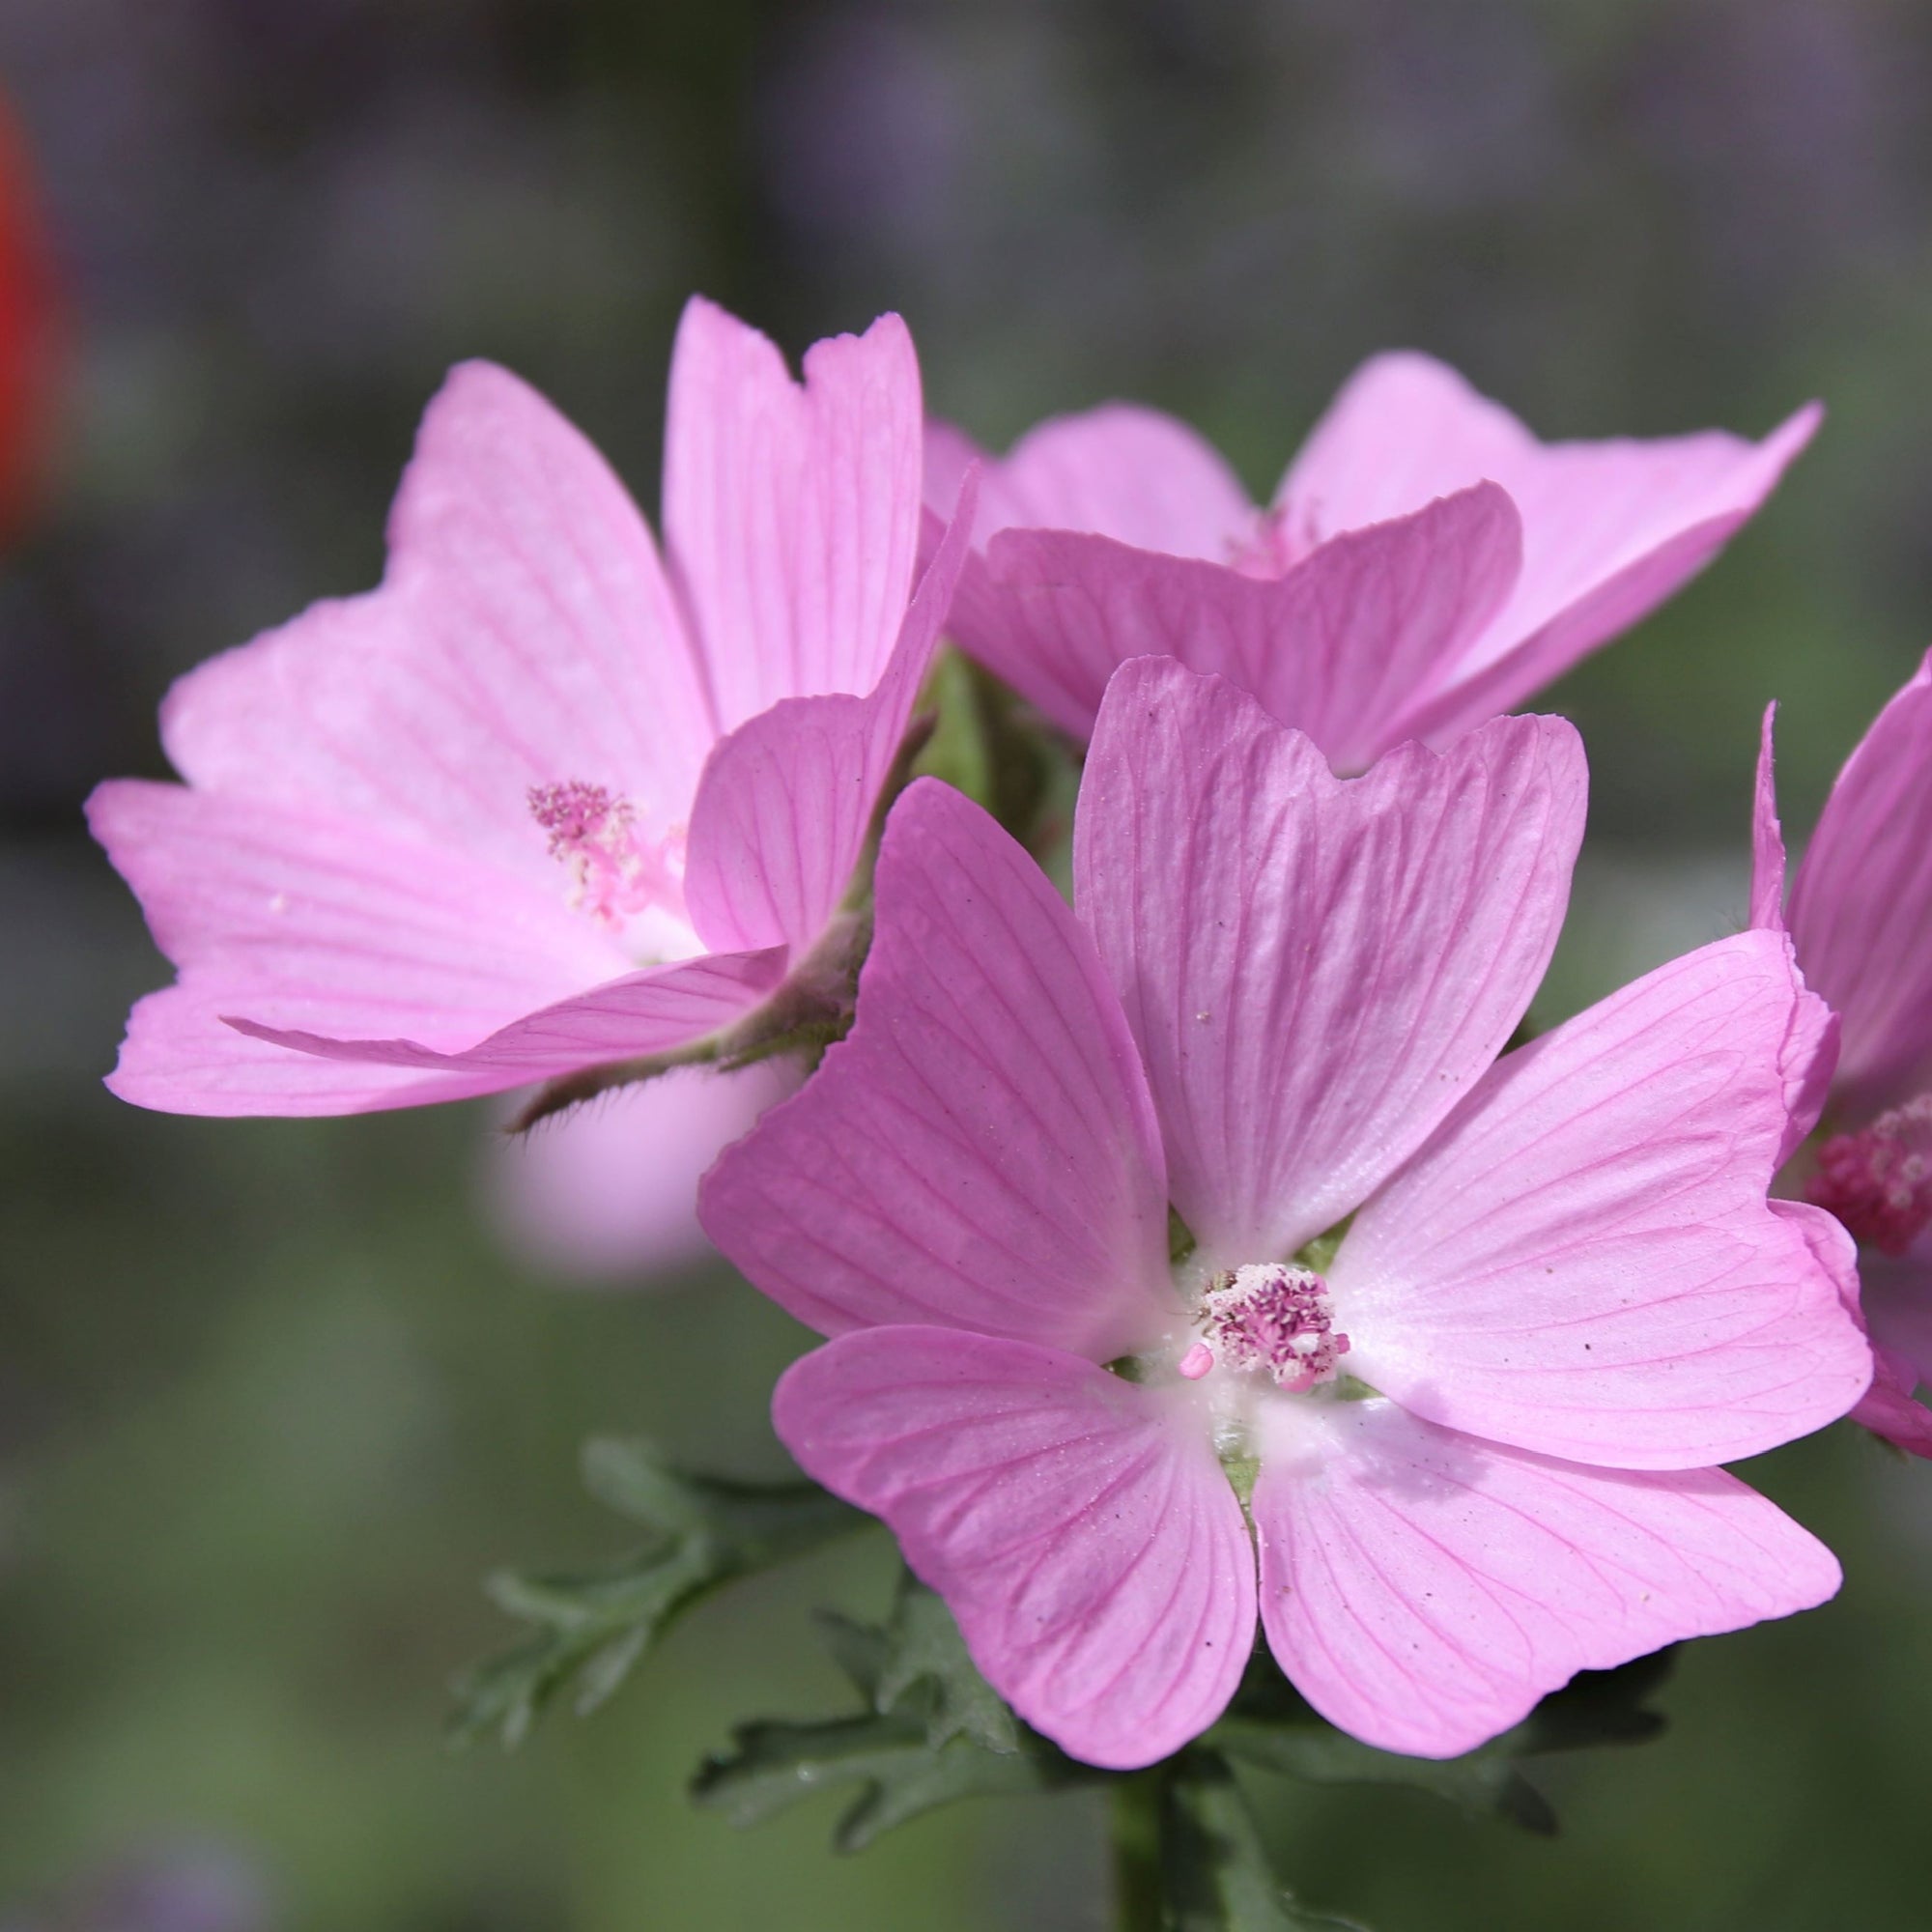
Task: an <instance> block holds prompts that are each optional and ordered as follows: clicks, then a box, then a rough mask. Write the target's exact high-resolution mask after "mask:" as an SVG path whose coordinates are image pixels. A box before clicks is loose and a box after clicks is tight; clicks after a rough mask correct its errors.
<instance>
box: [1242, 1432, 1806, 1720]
mask: <svg viewBox="0 0 1932 1932" xmlns="http://www.w3.org/2000/svg"><path fill="white" fill-rule="evenodd" d="M1254 1518H1255V1527H1256V1531H1257V1534H1258V1536H1259V1539H1260V1542H1261V1560H1262V1597H1261V1603H1262V1622H1263V1627H1264V1629H1265V1631H1266V1633H1267V1639H1268V1644H1269V1647H1270V1648H1271V1649H1272V1650H1273V1651H1274V1654H1275V1657H1276V1658H1277V1659H1278V1660H1279V1662H1280V1663H1281V1666H1282V1668H1283V1669H1284V1670H1285V1671H1286V1672H1287V1673H1288V1675H1289V1676H1290V1677H1291V1678H1292V1679H1293V1682H1294V1685H1295V1688H1296V1689H1297V1690H1300V1691H1301V1693H1302V1695H1303V1696H1305V1697H1306V1698H1307V1699H1308V1701H1309V1702H1310V1703H1311V1704H1313V1705H1314V1706H1315V1708H1316V1709H1317V1710H1318V1711H1320V1712H1321V1715H1322V1716H1323V1717H1324V1718H1326V1719H1328V1720H1329V1721H1330V1722H1331V1723H1334V1724H1338V1725H1340V1726H1341V1727H1342V1729H1344V1730H1346V1731H1350V1732H1352V1733H1353V1734H1354V1735H1355V1736H1356V1737H1358V1738H1361V1739H1363V1740H1364V1741H1366V1742H1367V1743H1369V1744H1372V1745H1377V1746H1378V1747H1381V1748H1382V1749H1384V1750H1396V1751H1408V1752H1411V1753H1413V1754H1414V1755H1416V1756H1418V1757H1454V1756H1455V1755H1457V1754H1458V1753H1459V1752H1461V1751H1465V1750H1469V1749H1471V1748H1472V1747H1475V1746H1477V1745H1479V1744H1482V1743H1483V1742H1484V1741H1485V1740H1486V1739H1489V1738H1492V1737H1493V1736H1495V1735H1496V1733H1498V1732H1499V1731H1503V1730H1506V1729H1507V1728H1508V1727H1509V1726H1510V1725H1511V1724H1513V1723H1515V1722H1516V1721H1517V1720H1518V1719H1520V1718H1522V1717H1523V1716H1525V1715H1526V1714H1527V1712H1528V1711H1529V1709H1530V1707H1531V1705H1533V1704H1534V1703H1535V1702H1536V1700H1537V1699H1538V1698H1539V1697H1541V1696H1543V1695H1544V1694H1545V1693H1546V1692H1548V1691H1550V1690H1556V1689H1557V1688H1558V1687H1559V1686H1561V1685H1563V1684H1565V1683H1567V1682H1568V1681H1569V1680H1570V1678H1571V1677H1572V1676H1573V1675H1575V1673H1576V1672H1577V1671H1578V1670H1603V1669H1607V1668H1609V1667H1610V1666H1611V1665H1614V1664H1618V1663H1623V1662H1628V1661H1629V1660H1630V1659H1631V1658H1634V1657H1641V1656H1643V1655H1644V1654H1645V1653H1646V1652H1649V1651H1653V1650H1656V1649H1658V1648H1660V1647H1661V1646H1662V1645H1663V1644H1666V1643H1672V1642H1675V1641H1677V1640H1678V1639H1679V1638H1683V1637H1692V1636H1709V1635H1715V1634H1718V1633H1719V1632H1723V1631H1733V1630H1740V1629H1742V1628H1743V1627H1744V1626H1746V1625H1747V1624H1753V1623H1756V1622H1758V1621H1759V1620H1760V1619H1762V1618H1765V1617H1777V1616H1787V1615H1789V1614H1790V1613H1791V1612H1792V1611H1794V1610H1803V1609H1809V1608H1810V1607H1811V1606H1812V1605H1816V1604H1820V1603H1823V1602H1824V1601H1825V1600H1826V1599H1827V1598H1829V1597H1830V1596H1832V1595H1833V1592H1834V1591H1835V1590H1836V1589H1837V1587H1838V1582H1839V1573H1838V1566H1837V1564H1836V1562H1835V1561H1834V1560H1833V1556H1832V1553H1831V1551H1830V1550H1828V1549H1827V1548H1825V1547H1824V1546H1823V1545H1822V1544H1821V1543H1819V1542H1818V1541H1817V1540H1816V1539H1815V1538H1814V1537H1812V1536H1810V1535H1809V1534H1808V1533H1807V1532H1806V1531H1804V1530H1803V1529H1801V1528H1800V1527H1799V1526H1798V1525H1797V1524H1796V1523H1795V1522H1793V1521H1792V1520H1790V1519H1789V1518H1788V1517H1786V1516H1785V1515H1784V1514H1783V1513H1782V1512H1781V1511H1780V1510H1778V1509H1776V1507H1775V1506H1774V1505H1773V1504H1771V1503H1769V1502H1767V1501H1766V1500H1765V1498H1764V1497H1762V1496H1760V1495H1758V1494H1757V1493H1756V1492H1754V1491H1751V1490H1748V1489H1747V1488H1746V1487H1745V1486H1744V1484H1742V1483H1740V1482H1739V1481H1737V1479H1736V1478H1735V1477H1732V1476H1729V1475H1726V1474H1725V1473H1724V1472H1723V1471H1722V1470H1721V1469H1690V1470H1683V1471H1678V1472H1673V1473H1669V1474H1663V1475H1635V1474H1628V1473H1624V1472H1621V1471H1616V1470H1608V1469H1591V1468H1581V1467H1578V1466H1577V1465H1576V1464H1574V1463H1558V1462H1553V1461H1548V1460H1546V1459H1545V1458H1543V1457H1540V1456H1531V1455H1524V1454H1522V1453H1520V1452H1518V1451H1513V1450H1508V1449H1498V1448H1495V1447H1492V1445H1491V1444H1489V1443H1486V1442H1478V1441H1474V1440H1472V1439H1471V1438H1470V1437H1468V1436H1465V1435H1454V1434H1452V1433H1450V1432H1449V1431H1447V1430H1440V1429H1433V1428H1431V1427H1430V1426H1429V1425H1428V1424H1427V1423H1424V1422H1419V1421H1417V1420H1416V1419H1415V1418H1414V1417H1412V1416H1409V1415H1406V1414H1405V1413H1404V1412H1403V1411H1402V1410H1401V1409H1400V1408H1398V1407H1397V1406H1395V1405H1394V1404H1392V1403H1385V1402H1373V1401H1370V1402H1359V1403H1338V1404H1335V1405H1334V1406H1330V1407H1328V1408H1326V1409H1325V1410H1323V1411H1321V1415H1320V1420H1319V1421H1310V1422H1308V1423H1306V1424H1305V1425H1304V1439H1303V1440H1302V1441H1301V1443H1299V1444H1298V1445H1296V1446H1295V1447H1294V1448H1293V1449H1291V1450H1289V1451H1287V1452H1285V1453H1282V1454H1278V1455H1273V1454H1271V1455H1269V1456H1266V1457H1264V1462H1263V1464H1262V1471H1261V1475H1260V1477H1259V1479H1258V1480H1257V1482H1256V1484H1255V1492H1254Z"/></svg>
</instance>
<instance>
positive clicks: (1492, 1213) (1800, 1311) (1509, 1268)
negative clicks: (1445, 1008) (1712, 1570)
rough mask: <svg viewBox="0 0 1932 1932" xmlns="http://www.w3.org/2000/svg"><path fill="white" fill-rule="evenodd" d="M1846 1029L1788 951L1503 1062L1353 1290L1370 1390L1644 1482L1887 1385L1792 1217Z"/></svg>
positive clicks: (1416, 1184) (1642, 991)
mask: <svg viewBox="0 0 1932 1932" xmlns="http://www.w3.org/2000/svg"><path fill="white" fill-rule="evenodd" d="M1826 1024H1827V1016H1826V1015H1825V1012H1824V1009H1823V1007H1822V1004H1821V1003H1820V1002H1819V1001H1818V1000H1817V999H1816V998H1815V996H1813V995H1811V994H1808V993H1806V992H1805V991H1804V987H1803V984H1802V982H1801V981H1800V980H1799V979H1798V977H1797V975H1796V973H1795V972H1794V970H1793V968H1792V965H1791V961H1790V949H1789V946H1788V944H1787V942H1786V941H1785V940H1784V939H1783V938H1782V937H1781V936H1780V935H1778V934H1775V933H1767V932H1747V933H1740V934H1739V935H1737V936H1736V937H1735V938H1732V939H1726V940H1720V941H1719V943H1718V944H1716V945H1715V946H1707V947H1705V948H1704V949H1703V950H1702V951H1700V952H1693V953H1690V954H1689V955H1688V956H1686V957H1685V958H1682V959H1678V960H1674V961H1672V962H1671V963H1670V964H1669V965H1667V966H1663V967H1660V968H1659V969H1658V970H1657V971H1656V972H1655V973H1651V974H1649V975H1647V976H1646V977H1645V978H1643V979H1641V980H1637V981H1636V982H1635V983H1634V985H1631V986H1628V987H1626V988H1625V989H1624V990H1623V991H1622V992H1620V993H1617V994H1614V995H1613V996H1612V997H1611V998H1609V999H1607V1000H1605V1001H1603V1002H1601V1003H1600V1004H1599V1005H1597V1006H1595V1007H1593V1008H1591V1009H1589V1010H1588V1011H1587V1012H1584V1013H1581V1014H1579V1015H1578V1016H1577V1018H1576V1019H1574V1020H1572V1021H1570V1022H1569V1023H1568V1025H1566V1026H1563V1027H1560V1028H1558V1029H1557V1030H1556V1031H1555V1032H1554V1033H1551V1034H1547V1035H1545V1036H1544V1037H1543V1038H1541V1039H1539V1040H1537V1041H1536V1042H1535V1043H1534V1044H1532V1045H1530V1046H1527V1047H1524V1048H1522V1049H1521V1050H1520V1051H1519V1052H1517V1053H1513V1054H1511V1055H1509V1056H1508V1058H1506V1059H1504V1060H1502V1061H1501V1062H1499V1063H1498V1064H1497V1065H1496V1066H1495V1067H1494V1068H1493V1069H1492V1072H1491V1073H1490V1074H1489V1075H1488V1076H1487V1077H1486V1078H1485V1079H1484V1080H1483V1082H1482V1083H1481V1084H1480V1085H1479V1086H1478V1087H1477V1088H1476V1089H1475V1091H1474V1092H1473V1093H1471V1094H1469V1095H1468V1097H1467V1098H1466V1099H1465V1100H1464V1101H1463V1105H1462V1106H1461V1107H1459V1108H1458V1109H1457V1111H1456V1112H1455V1113H1454V1114H1452V1115H1451V1116H1450V1117H1449V1119H1448V1120H1446V1121H1445V1122H1443V1123H1442V1125H1441V1127H1440V1128H1439V1129H1438V1130H1437V1132H1436V1134H1435V1138H1434V1139H1433V1140H1432V1141H1431V1142H1430V1144H1429V1145H1428V1146H1427V1147H1426V1148H1424V1149H1423V1150H1422V1151H1421V1152H1420V1153H1419V1154H1417V1155H1416V1157H1415V1158H1414V1159H1413V1160H1412V1161H1410V1162H1409V1163H1408V1165H1407V1166H1406V1168H1405V1169H1404V1170H1403V1171H1402V1172H1401V1173H1400V1174H1398V1175H1397V1176H1396V1177H1395V1179H1393V1180H1392V1181H1390V1182H1389V1184H1388V1185H1387V1186H1386V1187H1384V1188H1383V1189H1382V1190H1381V1191H1380V1192H1379V1193H1378V1195H1377V1196H1376V1197H1375V1198H1374V1199H1373V1200H1372V1201H1370V1202H1369V1203H1368V1205H1367V1206H1366V1207H1364V1208H1363V1209H1362V1211H1361V1213H1360V1214H1359V1215H1358V1216H1357V1217H1356V1219H1355V1222H1354V1224H1353V1226H1352V1227H1351V1228H1350V1232H1349V1236H1348V1238H1347V1239H1346V1240H1345V1241H1344V1243H1343V1245H1342V1250H1341V1252H1340V1254H1339V1255H1338V1256H1337V1257H1336V1260H1335V1264H1334V1265H1333V1267H1332V1268H1331V1269H1330V1271H1329V1283H1330V1286H1331V1288H1332V1290H1333V1293H1334V1295H1335V1300H1336V1307H1337V1315H1338V1319H1339V1320H1340V1321H1341V1322H1342V1324H1343V1325H1344V1326H1345V1327H1346V1328H1347V1330H1348V1332H1349V1334H1350V1338H1351V1339H1352V1341H1353V1344H1354V1352H1353V1353H1352V1354H1351V1355H1350V1369H1351V1370H1352V1372H1353V1373H1354V1374H1356V1375H1358V1376H1359V1377H1360V1378H1362V1379H1363V1380H1364V1381H1366V1382H1368V1383H1370V1384H1371V1385H1372V1386H1373V1387H1375V1388H1378V1389H1380V1390H1381V1391H1382V1392H1383V1393H1384V1394H1387V1395H1391V1396H1393V1397H1394V1398H1395V1399H1396V1400H1397V1401H1398V1402H1401V1403H1403V1404H1404V1405H1405V1406H1407V1407H1409V1408H1411V1409H1413V1410H1414V1411H1415V1412H1416V1413H1417V1414H1419V1415H1423V1416H1427V1417H1428V1418H1430V1419H1431V1420H1432V1421H1435V1422H1440V1423H1444V1424H1446V1425H1448V1426H1450V1427H1452V1428H1457V1429H1463V1430H1467V1431H1469V1432H1470V1433H1472V1434H1474V1435H1484V1436H1489V1437H1491V1438H1492V1439H1494V1440H1497V1441H1503V1442H1512V1443H1515V1444H1517V1445H1519V1446H1520V1447H1522V1448H1526V1449H1533V1450H1537V1451H1540V1452H1542V1453H1544V1454H1548V1455H1562V1456H1569V1457H1573V1458H1575V1459H1577V1461H1582V1462H1594V1463H1611V1464H1614V1465H1616V1466H1618V1467H1623V1468H1652V1469H1658V1468H1693V1467H1700V1466H1703V1465H1705V1464H1709V1463H1719V1462H1728V1461H1730V1460H1732V1459H1734V1458H1736V1457H1741V1456H1751V1455H1755V1454H1757V1453H1758V1452H1759V1451H1760V1450H1763V1449H1769V1448H1771V1447H1773V1446H1774V1445H1775V1444H1776V1443H1779V1442H1783V1441H1787V1440H1789V1439H1790V1438H1791V1437H1793V1436H1796V1435H1805V1434H1807V1433H1808V1432H1809V1431H1811V1430H1813V1429H1818V1428H1821V1427H1823V1425H1824V1424H1825V1423H1827V1422H1829V1421H1831V1420H1832V1419H1833V1417H1834V1416H1838V1415H1842V1414H1843V1413H1844V1412H1845V1411H1846V1409H1848V1408H1849V1407H1850V1406H1851V1405H1852V1404H1853V1403H1854V1402H1855V1401H1857V1400H1858V1398H1859V1396H1860V1395H1861V1393H1862V1392H1863V1390H1864V1387H1865V1384H1866V1383H1867V1382H1868V1381H1869V1380H1870V1378H1871V1358H1870V1351H1869V1350H1867V1349H1866V1347H1865V1344H1864V1338H1863V1337H1862V1335H1861V1333H1860V1332H1859V1326H1858V1322H1857V1321H1856V1319H1855V1318H1854V1317H1853V1316H1852V1315H1851V1314H1850V1313H1849V1312H1848V1311H1847V1310H1846V1309H1845V1307H1844V1306H1843V1305H1842V1303H1841V1301H1840V1298H1839V1293H1838V1289H1837V1286H1836V1283H1835V1280H1834V1275H1835V1274H1836V1273H1837V1272H1839V1271H1840V1270H1841V1269H1842V1268H1843V1267H1844V1266H1846V1265H1848V1264H1849V1242H1848V1241H1847V1240H1846V1238H1845V1237H1844V1236H1843V1235H1842V1233H1841V1232H1840V1233H1838V1234H1837V1236H1835V1239H1836V1241H1837V1243H1838V1245H1839V1248H1840V1250H1841V1252H1840V1254H1839V1256H1838V1260H1837V1263H1836V1264H1835V1265H1834V1266H1828V1265H1825V1264H1822V1263H1821V1261H1820V1260H1819V1258H1818V1256H1817V1255H1816V1254H1814V1252H1813V1249H1812V1245H1811V1243H1812V1242H1813V1241H1814V1240H1819V1239H1823V1238H1825V1236H1824V1235H1822V1234H1821V1233H1820V1232H1819V1221H1821V1220H1822V1217H1817V1218H1816V1219H1808V1218H1807V1219H1806V1220H1805V1221H1804V1222H1803V1223H1802V1224H1801V1223H1800V1222H1799V1221H1796V1220H1794V1219H1793V1217H1791V1216H1790V1215H1788V1214H1786V1213H1784V1212H1781V1211H1780V1210H1781V1209H1782V1208H1784V1207H1785V1206H1786V1205H1787V1204H1783V1203H1771V1204H1767V1202H1766V1199H1765V1190H1766V1188H1767V1186H1768V1185H1769V1183H1770V1181H1771V1178H1772V1174H1773V1172H1774V1169H1775V1168H1776V1163H1777V1161H1778V1158H1779V1155H1780V1152H1781V1148H1782V1143H1783V1140H1784V1138H1785V1134H1786V1129H1787V1124H1788V1122H1789V1118H1790V1114H1791V1110H1792V1107H1793V1105H1794V1104H1795V1102H1796V1101H1798V1100H1799V1099H1800V1098H1801V1097H1802V1091H1803V1090H1802V1078H1801V1075H1800V1073H1799V1071H1798V1069H1800V1068H1804V1067H1808V1066H1809V1065H1811V1063H1812V1062H1813V1060H1814V1059H1815V1055H1816V1041H1817V1037H1818V1035H1819V1033H1820V1032H1821V1031H1822V1030H1823V1029H1824V1027H1825V1025H1826Z"/></svg>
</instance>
